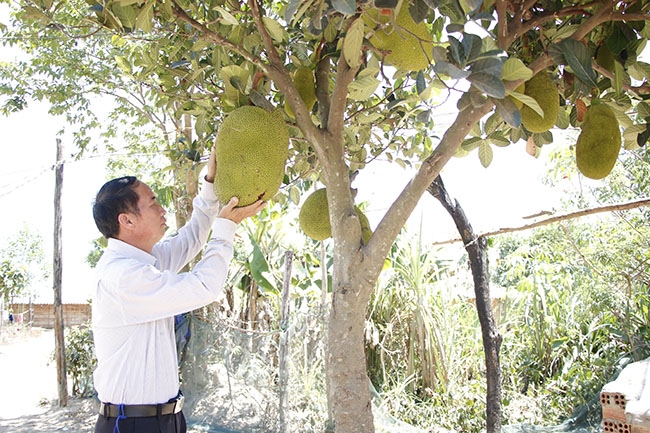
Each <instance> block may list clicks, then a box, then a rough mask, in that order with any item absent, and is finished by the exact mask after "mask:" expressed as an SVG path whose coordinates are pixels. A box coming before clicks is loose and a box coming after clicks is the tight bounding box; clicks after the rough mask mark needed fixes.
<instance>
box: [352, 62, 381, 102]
mask: <svg viewBox="0 0 650 433" xmlns="http://www.w3.org/2000/svg"><path fill="white" fill-rule="evenodd" d="M377 73H378V71H377V70H373V69H364V70H363V71H361V72H360V73H359V74H357V77H356V78H355V79H354V81H353V82H352V83H350V86H349V90H350V94H349V96H350V98H352V99H354V100H356V101H365V100H366V99H368V98H370V97H371V96H372V94H373V93H374V92H375V90H376V89H377V86H378V85H379V83H380V81H379V80H378V79H377Z"/></svg>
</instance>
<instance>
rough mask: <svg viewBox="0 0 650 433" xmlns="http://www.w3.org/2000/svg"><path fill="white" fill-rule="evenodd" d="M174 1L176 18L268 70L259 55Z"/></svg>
mask: <svg viewBox="0 0 650 433" xmlns="http://www.w3.org/2000/svg"><path fill="white" fill-rule="evenodd" d="M172 1H173V4H174V16H176V18H178V20H179V21H182V22H185V23H187V24H189V25H190V26H192V27H193V28H195V29H197V30H200V31H201V33H203V36H204V37H205V40H207V41H209V42H212V43H215V44H217V45H219V46H222V47H224V48H228V49H229V50H231V51H234V52H236V53H237V54H240V55H241V56H242V57H244V58H245V59H246V60H248V61H249V62H251V63H253V64H255V65H257V66H258V67H259V68H261V69H262V70H263V71H264V70H266V65H265V64H264V62H262V60H261V59H260V58H259V57H256V56H254V55H252V54H251V53H249V52H248V51H246V50H245V49H243V48H242V47H240V46H239V45H235V44H233V43H232V42H230V41H229V40H228V39H226V38H224V37H222V36H221V35H220V34H218V33H216V32H214V31H212V30H210V28H208V27H207V26H206V25H205V24H203V23H201V22H199V21H197V20H195V19H194V18H192V17H191V16H189V15H188V14H187V12H185V10H183V8H182V7H181V6H180V5H179V4H178V3H177V2H176V1H175V0H172Z"/></svg>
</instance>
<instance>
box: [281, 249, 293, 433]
mask: <svg viewBox="0 0 650 433" xmlns="http://www.w3.org/2000/svg"><path fill="white" fill-rule="evenodd" d="M292 264H293V253H292V252H291V251H289V250H287V251H285V252H284V281H283V284H282V301H281V302H282V306H281V308H282V309H281V312H280V329H281V332H280V348H279V352H280V353H279V357H280V360H279V364H280V365H279V366H278V370H279V371H278V376H279V377H278V382H279V385H280V392H279V393H280V405H279V406H280V408H279V412H280V433H286V432H287V431H289V429H288V425H287V419H286V418H287V417H286V406H287V402H288V400H289V393H288V392H287V384H288V383H289V329H290V327H289V298H290V293H291V266H292Z"/></svg>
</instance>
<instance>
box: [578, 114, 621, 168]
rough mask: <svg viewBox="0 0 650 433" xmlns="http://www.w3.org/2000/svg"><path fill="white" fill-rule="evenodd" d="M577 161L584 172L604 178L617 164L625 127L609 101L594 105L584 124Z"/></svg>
mask: <svg viewBox="0 0 650 433" xmlns="http://www.w3.org/2000/svg"><path fill="white" fill-rule="evenodd" d="M580 128H581V132H580V135H579V136H578V142H577V143H576V164H577V166H578V170H580V173H582V174H583V175H584V176H586V177H588V178H591V179H603V178H604V177H606V176H607V175H608V174H609V173H610V172H611V171H612V169H613V168H614V164H616V159H617V158H618V154H619V152H620V150H621V130H620V129H619V126H618V120H617V119H616V115H615V114H614V112H613V111H612V109H611V108H609V107H608V106H607V105H605V104H602V103H600V104H597V105H592V106H591V107H589V109H588V110H587V113H586V114H585V117H584V119H583V121H582V125H581V126H580Z"/></svg>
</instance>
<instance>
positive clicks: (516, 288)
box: [68, 149, 650, 432]
mask: <svg viewBox="0 0 650 433" xmlns="http://www.w3.org/2000/svg"><path fill="white" fill-rule="evenodd" d="M639 156H640V157H639V158H631V159H629V160H626V161H624V163H623V164H621V166H620V167H618V168H617V169H616V172H615V173H614V175H613V176H611V178H610V179H609V180H608V182H607V184H606V185H602V186H600V187H599V188H586V187H584V188H582V189H580V188H579V187H578V188H573V186H571V185H570V184H571V183H572V182H573V181H574V179H570V178H566V176H565V173H564V172H563V171H562V169H561V166H562V164H561V163H562V161H565V160H566V155H562V151H559V152H558V153H557V154H555V155H554V156H553V157H554V158H557V159H558V161H559V162H560V163H559V165H558V167H560V169H558V170H554V171H553V172H552V173H550V175H549V177H547V181H548V182H551V183H554V184H557V185H556V186H560V184H562V187H571V188H572V191H573V193H572V194H571V195H570V196H567V200H566V206H567V207H571V208H573V207H575V206H576V204H580V205H583V206H585V205H587V204H590V205H594V204H596V203H598V202H600V201H607V202H611V201H622V200H626V199H628V198H630V197H637V196H639V195H642V192H643V191H645V189H646V187H647V185H646V183H647V181H646V179H647V176H646V174H647V173H646V172H647V167H648V165H647V158H648V157H649V155H648V152H647V151H646V150H645V149H644V151H643V152H641V153H639ZM578 186H580V185H578ZM558 211H559V210H558ZM265 212H268V215H266V217H268V218H264V219H263V220H264V221H265V223H264V224H261V225H258V224H255V223H249V224H247V225H246V227H247V233H248V236H242V237H241V238H240V244H239V245H238V246H237V255H236V257H235V262H234V264H233V272H232V274H231V278H230V282H229V284H228V288H227V290H226V294H225V296H224V300H223V302H222V303H220V304H218V305H217V304H215V305H212V306H211V307H210V308H207V309H205V310H202V311H197V312H194V313H193V314H192V316H191V317H192V319H191V320H192V324H193V327H192V329H193V336H192V339H191V340H190V344H189V346H188V348H187V350H186V352H185V357H184V365H183V380H184V387H185V388H186V389H187V392H188V394H189V395H190V396H191V398H190V404H191V405H192V408H193V410H194V411H195V412H194V413H193V412H190V413H193V418H192V419H194V421H195V422H198V421H197V420H199V419H201V420H202V422H204V423H206V422H207V423H209V422H212V423H216V424H224V423H227V425H229V426H231V428H237V427H239V428H243V429H245V431H252V432H254V431H279V427H278V417H277V414H278V410H279V406H278V405H279V403H278V402H279V399H278V377H277V374H278V343H279V335H280V334H281V333H283V332H288V333H289V335H290V340H289V341H290V352H289V353H290V357H289V359H290V382H289V384H290V386H289V414H290V415H289V420H290V424H289V425H290V426H294V428H298V427H296V426H299V428H300V431H304V432H311V431H314V432H317V431H322V430H323V428H324V426H325V424H326V422H327V398H326V389H325V388H326V384H325V379H324V377H325V373H324V371H325V356H324V354H325V340H326V333H325V328H326V317H327V316H326V314H325V312H326V307H325V306H324V304H323V302H322V299H323V298H322V284H321V275H322V267H323V266H324V267H326V268H327V269H330V268H331V253H332V252H331V250H329V249H327V248H329V245H328V244H327V243H325V246H326V247H327V248H325V250H324V251H321V246H320V245H319V244H317V243H315V242H312V241H306V240H304V239H302V238H298V240H296V238H295V237H293V238H292V237H288V236H286V233H291V232H292V231H293V230H295V227H293V224H294V223H292V222H288V221H291V220H292V219H291V218H281V216H282V215H289V216H290V215H291V213H292V212H296V209H282V210H281V209H280V208H279V207H278V206H275V207H271V208H270V209H267V210H266V211H265ZM647 213H648V210H647V209H644V208H641V209H636V210H631V211H625V212H621V213H614V214H610V215H606V216H602V215H600V216H594V217H588V218H583V219H580V220H571V221H564V222H562V223H556V224H553V225H549V226H546V227H541V228H538V229H535V230H532V231H529V232H524V233H516V234H510V235H504V236H499V237H495V238H493V239H492V240H491V243H490V260H491V276H492V290H493V295H494V299H493V307H494V309H495V314H496V317H497V319H498V324H499V328H500V332H501V333H502V335H503V337H504V340H503V346H502V350H501V362H502V369H503V382H504V383H503V393H504V398H503V405H504V425H507V424H511V425H516V424H520V423H526V424H535V425H547V426H548V425H556V424H560V423H562V422H564V421H566V420H567V419H569V418H571V417H573V416H578V415H580V416H581V417H582V418H581V419H580V422H581V423H586V425H591V426H592V428H593V429H594V430H596V429H597V428H598V426H599V423H600V419H599V415H600V412H599V411H600V408H599V406H598V403H597V398H598V395H599V392H600V389H601V387H602V386H603V385H604V384H605V383H607V382H609V381H611V380H612V378H613V377H614V376H615V375H616V373H617V372H618V371H620V369H621V368H623V367H624V366H625V365H627V363H629V362H633V361H637V360H641V359H644V358H646V357H648V356H650V344H649V342H650V313H649V312H650V295H649V291H648V282H649V280H648V277H649V275H648V273H647V271H646V269H647V268H648V267H647V260H648V258H649V257H650V256H649V255H650V251H649V248H648V245H649V244H650V243H649V242H648V227H647V226H648V224H647V221H648V218H647ZM301 242H302V243H301ZM287 249H291V250H292V251H293V252H294V260H293V271H292V274H291V290H292V296H291V303H290V311H291V315H290V320H289V322H288V323H281V322H280V293H279V291H277V290H267V289H265V288H263V287H259V285H257V284H256V283H255V279H252V278H251V277H250V272H251V264H250V262H251V260H264V261H266V262H267V263H268V273H267V274H265V275H266V278H267V279H268V281H269V282H270V284H269V287H279V286H280V282H281V281H282V279H283V278H284V276H283V275H282V269H284V251H285V250H287ZM461 251H462V247H460V246H457V248H456V247H450V248H443V247H431V246H429V245H426V244H425V243H423V242H422V241H421V239H419V238H418V236H417V235H416V236H414V235H413V234H412V233H411V234H409V233H406V232H405V233H402V235H400V237H399V238H398V240H397V242H396V243H395V245H393V248H392V249H391V253H390V255H389V257H388V259H387V260H386V265H385V267H384V271H383V272H382V275H381V277H380V280H379V282H378V287H377V290H376V291H375V295H374V296H373V298H372V301H371V303H370V308H369V311H368V315H367V321H366V338H365V340H366V353H367V368H368V373H369V377H370V379H371V381H372V384H373V387H374V389H375V392H374V393H373V395H374V398H373V404H374V407H375V409H374V411H375V416H376V419H377V420H378V421H377V426H378V431H409V430H408V429H409V428H410V427H409V426H414V427H417V428H419V429H421V430H413V431H434V430H432V429H433V428H434V427H435V428H444V429H449V430H454V431H463V432H479V431H481V430H482V429H484V425H485V408H484V400H485V377H484V358H483V353H482V350H483V349H482V344H481V332H480V327H479V325H478V319H477V317H476V310H475V307H474V304H473V300H472V296H473V295H472V293H473V292H472V286H471V284H472V283H471V275H470V274H469V269H468V264H467V258H466V257H464V256H462V255H459V252H461ZM321 254H324V256H321ZM321 257H324V260H323V259H321ZM258 265H259V264H258ZM83 329H85V328H83ZM83 329H82V331H83ZM86 331H87V330H86ZM68 338H69V341H68V347H70V348H71V349H72V350H73V353H76V352H77V348H79V345H80V344H82V345H85V346H84V347H85V348H84V349H82V350H79V352H80V353H90V351H91V350H92V346H91V342H90V341H89V340H88V339H87V336H86V335H84V333H83V332H73V333H70V334H69V336H68ZM68 362H69V363H70V365H71V368H70V371H71V374H72V375H73V376H74V377H73V383H78V384H80V386H79V387H78V388H77V389H79V390H80V393H83V389H84V388H83V384H87V383H88V380H89V375H90V370H89V369H88V368H87V365H86V364H87V363H89V362H91V360H90V359H89V358H84V357H79V358H75V357H74V355H72V356H71V357H69V358H68ZM243 397H245V398H243ZM243 400H245V402H244V401H243ZM224 404H225V405H226V406H228V407H229V408H230V410H228V411H219V410H218V408H219V407H221V406H223V405H224ZM589 408H590V411H587V409H589ZM243 411H248V412H247V413H248V415H247V417H244V418H242V417H241V413H242V412H243ZM402 423H406V424H408V425H405V424H402Z"/></svg>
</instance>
